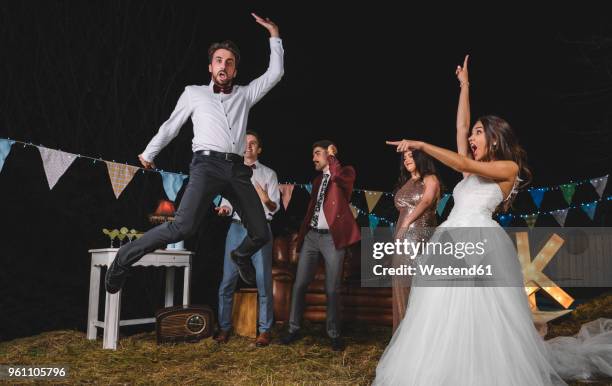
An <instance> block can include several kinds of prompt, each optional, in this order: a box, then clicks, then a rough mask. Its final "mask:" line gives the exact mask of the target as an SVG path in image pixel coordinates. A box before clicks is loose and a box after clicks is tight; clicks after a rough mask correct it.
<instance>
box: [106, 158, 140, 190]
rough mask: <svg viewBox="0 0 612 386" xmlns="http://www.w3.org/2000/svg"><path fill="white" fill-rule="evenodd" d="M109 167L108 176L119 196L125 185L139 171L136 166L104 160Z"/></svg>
mask: <svg viewBox="0 0 612 386" xmlns="http://www.w3.org/2000/svg"><path fill="white" fill-rule="evenodd" d="M104 162H105V163H106V167H107V169H108V176H109V177H110V180H111V185H112V186H113V192H115V198H119V196H120V195H121V193H123V190H124V189H125V187H126V186H127V185H128V184H129V183H130V181H132V178H134V174H136V172H137V171H138V168H137V167H136V166H131V165H126V164H119V163H116V162H110V161H104Z"/></svg>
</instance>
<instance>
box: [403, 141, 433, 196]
mask: <svg viewBox="0 0 612 386" xmlns="http://www.w3.org/2000/svg"><path fill="white" fill-rule="evenodd" d="M412 159H413V160H414V166H415V168H416V171H417V173H419V180H421V181H424V179H425V177H427V176H429V175H431V176H435V177H436V179H437V180H438V182H439V183H440V190H442V181H441V180H440V177H439V176H438V172H437V171H436V165H435V164H434V161H433V158H432V157H431V156H430V155H428V154H427V153H425V152H422V151H420V150H412ZM399 167H400V173H399V177H398V178H397V182H396V184H395V188H394V189H393V193H397V191H398V190H400V189H401V188H402V186H404V184H405V183H406V182H407V181H408V180H409V179H410V178H411V175H410V172H409V171H408V170H406V166H404V153H401V155H400V165H399ZM436 198H438V197H436Z"/></svg>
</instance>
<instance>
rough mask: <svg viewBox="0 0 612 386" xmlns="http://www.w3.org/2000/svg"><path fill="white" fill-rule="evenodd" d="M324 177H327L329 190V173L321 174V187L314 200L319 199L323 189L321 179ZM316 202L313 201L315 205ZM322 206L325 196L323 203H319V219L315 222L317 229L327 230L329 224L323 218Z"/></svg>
mask: <svg viewBox="0 0 612 386" xmlns="http://www.w3.org/2000/svg"><path fill="white" fill-rule="evenodd" d="M325 175H328V177H327V178H328V180H327V189H328V190H329V185H330V184H331V175H330V173H329V171H326V172H323V176H322V179H321V185H320V186H319V191H318V192H317V195H316V198H317V200H318V199H319V194H320V193H321V189H322V188H323V178H325ZM316 203H317V201H315V205H316ZM323 204H325V196H324V197H323V202H322V203H321V208H320V209H319V219H318V222H317V229H329V224H327V219H326V218H325V212H324V211H323Z"/></svg>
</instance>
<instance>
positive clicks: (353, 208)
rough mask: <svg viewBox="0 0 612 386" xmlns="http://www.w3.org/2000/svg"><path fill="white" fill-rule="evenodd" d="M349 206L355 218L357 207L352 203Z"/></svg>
mask: <svg viewBox="0 0 612 386" xmlns="http://www.w3.org/2000/svg"><path fill="white" fill-rule="evenodd" d="M349 206H350V208H351V212H353V218H357V215H358V214H359V213H358V212H357V208H356V207H355V206H354V205H353V204H350V205H349Z"/></svg>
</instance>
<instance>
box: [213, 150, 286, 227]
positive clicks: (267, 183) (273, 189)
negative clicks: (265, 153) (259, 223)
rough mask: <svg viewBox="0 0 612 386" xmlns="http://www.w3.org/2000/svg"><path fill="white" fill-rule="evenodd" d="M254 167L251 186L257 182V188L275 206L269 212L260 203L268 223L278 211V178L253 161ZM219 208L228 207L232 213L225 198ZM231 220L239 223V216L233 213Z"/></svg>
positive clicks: (230, 206)
mask: <svg viewBox="0 0 612 386" xmlns="http://www.w3.org/2000/svg"><path fill="white" fill-rule="evenodd" d="M255 166H256V167H255V169H253V176H252V177H251V182H252V183H253V186H255V183H256V182H257V183H258V184H259V186H261V187H262V188H263V189H265V190H266V192H267V193H268V196H269V197H270V200H272V201H274V203H275V204H276V209H275V210H274V211H271V210H270V209H268V207H267V206H266V205H265V204H264V203H263V202H262V203H261V205H263V209H264V212H265V213H266V219H267V220H268V221H272V217H273V216H274V213H276V212H277V211H278V210H279V209H280V190H279V189H278V178H277V176H276V172H275V171H274V170H272V169H270V168H269V167H267V166H266V165H264V164H262V163H261V162H259V161H255ZM219 206H228V207H229V208H230V209H231V210H232V211H234V208H233V207H232V204H230V202H229V201H228V200H226V199H225V198H223V199H222V200H221V204H220V205H219ZM232 218H233V219H234V220H238V221H240V216H238V213H237V212H235V211H234V214H233V215H232Z"/></svg>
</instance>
